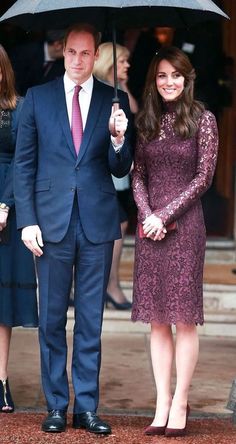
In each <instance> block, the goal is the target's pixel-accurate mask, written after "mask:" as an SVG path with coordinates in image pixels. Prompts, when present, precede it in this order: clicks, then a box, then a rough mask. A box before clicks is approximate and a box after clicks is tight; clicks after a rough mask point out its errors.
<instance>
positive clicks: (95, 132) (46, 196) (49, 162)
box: [15, 78, 132, 243]
mask: <svg viewBox="0 0 236 444" xmlns="http://www.w3.org/2000/svg"><path fill="white" fill-rule="evenodd" d="M112 97H113V88H111V87H109V86H107V85H104V84H103V83H101V82H99V81H98V80H96V79H94V87H93V93H92V98H91V103H90V108H89V113H88V118H87V122H86V127H85V130H84V134H83V140H82V144H81V147H80V151H79V155H78V157H76V153H75V148H74V145H73V140H72V135H71V130H70V126H69V119H68V113H67V108H66V99H65V92H64V84H63V78H60V79H57V80H55V81H53V82H49V83H47V84H45V85H41V86H37V87H34V88H31V89H29V90H28V93H27V95H26V98H25V101H24V105H23V109H22V113H21V119H20V125H19V131H18V137H17V147H16V157H15V201H16V211H17V224H18V228H22V227H25V226H28V225H35V224H38V225H39V226H40V228H41V230H42V234H43V238H44V240H46V241H50V242H59V241H60V240H61V239H62V238H63V237H64V235H65V234H66V232H67V229H68V225H69V222H70V217H71V211H72V207H73V202H74V198H75V194H76V193H77V197H78V205H79V215H80V219H81V224H82V227H83V230H84V233H85V235H86V237H87V238H88V239H89V240H90V241H91V242H94V243H101V242H106V241H111V240H114V239H117V238H119V237H120V224H119V211H118V204H117V197H116V191H115V188H114V185H113V181H112V178H111V174H113V175H114V176H117V177H122V176H124V175H125V174H127V173H128V172H129V170H130V167H131V163H132V153H131V151H132V150H131V146H130V144H129V132H128V134H127V136H126V138H125V143H124V145H123V147H122V149H121V151H120V153H119V154H116V153H115V151H114V148H113V146H112V144H111V141H110V133H109V130H108V121H109V117H110V112H111V104H112ZM120 101H121V107H122V108H123V109H124V111H125V113H126V115H127V117H129V115H130V112H129V104H128V96H127V95H126V94H125V93H123V92H120Z"/></svg>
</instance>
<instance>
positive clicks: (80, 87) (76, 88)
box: [74, 85, 82, 94]
mask: <svg viewBox="0 0 236 444" xmlns="http://www.w3.org/2000/svg"><path fill="white" fill-rule="evenodd" d="M81 89H82V86H81V85H75V91H74V92H75V94H79V92H80V90H81Z"/></svg>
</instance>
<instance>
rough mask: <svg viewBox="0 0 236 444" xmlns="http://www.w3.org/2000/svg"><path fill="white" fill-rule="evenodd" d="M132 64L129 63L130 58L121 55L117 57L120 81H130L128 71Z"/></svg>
mask: <svg viewBox="0 0 236 444" xmlns="http://www.w3.org/2000/svg"><path fill="white" fill-rule="evenodd" d="M129 67H130V64H129V62H128V57H127V56H124V55H120V56H119V57H117V78H118V81H127V80H128V69H129Z"/></svg>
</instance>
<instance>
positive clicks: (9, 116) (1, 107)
mask: <svg viewBox="0 0 236 444" xmlns="http://www.w3.org/2000/svg"><path fill="white" fill-rule="evenodd" d="M14 84H15V82H14V73H13V70H12V66H11V63H10V60H9V58H8V56H7V53H6V51H5V50H4V48H3V47H2V46H1V45H0V412H1V413H12V412H13V411H14V403H13V400H12V397H11V392H10V388H9V382H8V377H7V366H8V357H9V349H10V340H11V332H12V327H16V326H24V327H36V326H37V323H38V314H37V299H36V278H35V271H34V261H33V256H32V254H31V253H30V251H29V250H27V249H26V248H25V246H24V244H23V242H22V241H21V235H20V233H19V232H18V231H17V229H16V215H15V209H14V197H13V177H12V176H13V161H14V151H15V142H16V132H17V126H18V120H19V114H20V110H21V106H22V99H21V98H19V97H18V96H17V94H16V91H15V86H14Z"/></svg>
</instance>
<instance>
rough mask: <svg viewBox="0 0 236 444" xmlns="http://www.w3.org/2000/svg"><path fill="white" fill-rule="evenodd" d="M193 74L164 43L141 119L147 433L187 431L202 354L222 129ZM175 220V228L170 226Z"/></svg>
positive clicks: (140, 307) (139, 255)
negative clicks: (212, 195)
mask: <svg viewBox="0 0 236 444" xmlns="http://www.w3.org/2000/svg"><path fill="white" fill-rule="evenodd" d="M194 79H195V72H194V69H193V67H192V65H191V63H190V61H189V59H188V57H187V56H186V55H185V54H184V53H183V52H182V51H181V50H180V49H178V48H175V47H164V48H162V49H161V50H160V51H159V52H158V53H157V54H156V56H155V57H154V59H153V60H152V63H151V65H150V68H149V71H148V75H147V80H146V85H145V90H144V96H143V107H142V109H141V110H140V112H139V114H138V116H137V122H136V123H137V132H138V146H137V151H136V156H135V166H134V173H133V192H134V199H135V201H136V204H137V207H138V220H139V222H140V223H141V224H142V226H141V228H142V229H143V232H144V235H145V236H146V237H144V238H141V237H138V236H137V239H136V252H135V273H134V302H133V308H132V320H133V321H137V320H141V321H143V322H148V323H150V324H151V359H152V366H153V373H154V378H155V383H156V389H157V402H156V412H155V417H154V419H153V422H152V424H151V426H149V427H148V428H147V429H146V430H145V433H146V434H149V435H162V434H163V435H166V436H181V435H184V434H185V432H186V425H187V418H188V414H189V406H188V392H189V386H190V383H191V379H192V376H193V372H194V369H195V366H196V363H197V359H198V348H199V344H198V334H197V327H196V326H197V324H200V325H202V324H203V294H202V293H203V292H202V287H203V263H204V254H205V241H206V234H205V225H204V219H203V213H202V207H201V202H200V198H201V196H202V195H203V193H205V191H206V190H207V189H208V188H209V186H210V185H211V182H212V178H213V174H214V171H215V166H216V160H217V147H218V132H217V125H216V121H215V118H214V116H213V114H212V113H211V112H209V111H206V110H205V109H204V106H203V104H201V103H199V102H198V101H196V100H194V97H193V92H194ZM173 222H175V229H174V230H173V229H172V231H169V230H168V226H169V227H170V224H171V223H173ZM172 225H173V224H172ZM172 324H174V325H175V327H176V344H175V349H174V342H173V333H172ZM174 358H175V364H176V377H177V381H176V387H175V391H174V394H173V397H172V393H171V369H172V364H173V360H174Z"/></svg>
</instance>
